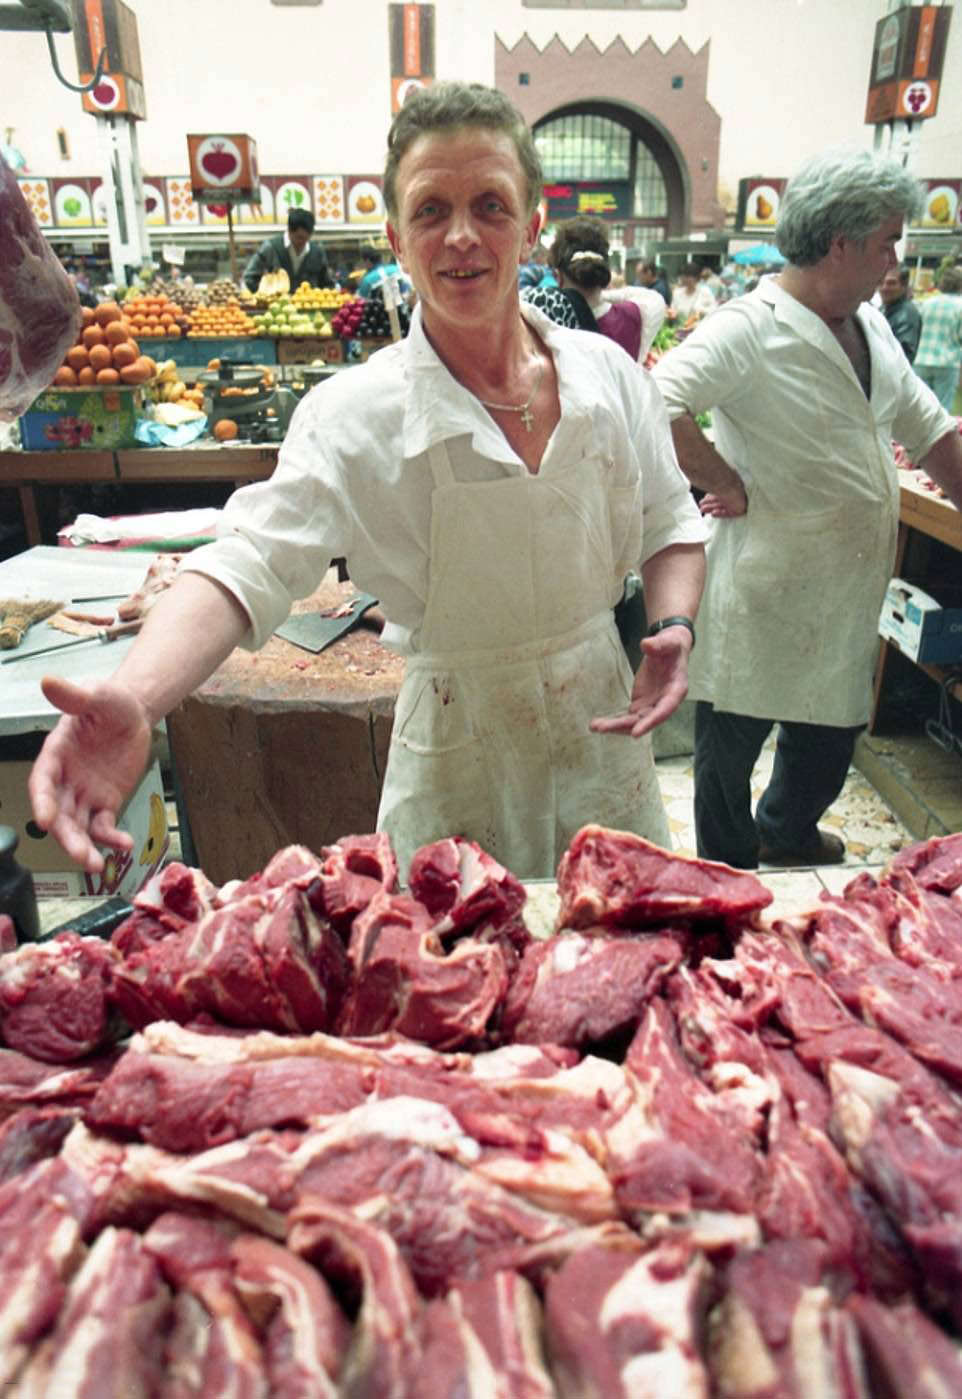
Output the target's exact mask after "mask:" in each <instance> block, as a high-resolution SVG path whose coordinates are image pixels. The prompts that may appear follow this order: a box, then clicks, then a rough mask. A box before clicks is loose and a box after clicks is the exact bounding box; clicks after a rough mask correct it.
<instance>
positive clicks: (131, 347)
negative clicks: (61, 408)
mask: <svg viewBox="0 0 962 1399" xmlns="http://www.w3.org/2000/svg"><path fill="white" fill-rule="evenodd" d="M135 333H138V334H140V333H144V334H148V335H150V334H152V333H153V332H152V330H149V329H148V330H146V331H144V332H140V331H137V332H135V329H134V322H133V320H132V319H129V318H128V317H127V316H126V315H125V314H124V312H123V311H122V310H121V308H120V307H119V306H118V305H117V303H116V301H104V302H101V304H100V305H99V306H97V307H95V308H93V309H91V308H90V307H89V306H84V307H83V308H82V312H81V326H80V331H79V333H78V335H77V340H76V343H75V344H74V345H72V346H71V347H70V349H69V350H68V351H67V353H66V355H65V356H64V362H63V364H62V365H61V366H60V368H59V369H58V370H57V372H56V374H55V375H54V377H53V383H54V385H55V386H56V387H57V388H61V389H74V388H90V387H92V386H95V385H100V386H102V387H106V386H110V385H116V384H146V383H148V382H149V381H150V380H151V379H152V378H153V377H154V375H155V374H156V372H157V366H156V364H155V363H154V361H153V360H152V359H151V358H150V356H149V355H143V354H141V352H140V345H139V344H138V342H137V341H136V340H135V339H134V334H135Z"/></svg>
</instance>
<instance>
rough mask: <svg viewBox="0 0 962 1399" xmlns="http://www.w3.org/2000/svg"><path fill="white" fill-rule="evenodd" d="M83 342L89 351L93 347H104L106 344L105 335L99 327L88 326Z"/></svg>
mask: <svg viewBox="0 0 962 1399" xmlns="http://www.w3.org/2000/svg"><path fill="white" fill-rule="evenodd" d="M82 338H83V342H84V344H85V345H86V346H87V349H88V350H89V349H90V347H91V345H102V344H103V343H104V333H103V330H102V329H101V327H100V326H99V325H96V324H95V325H88V326H87V328H86V329H85V331H84V333H83V337H82Z"/></svg>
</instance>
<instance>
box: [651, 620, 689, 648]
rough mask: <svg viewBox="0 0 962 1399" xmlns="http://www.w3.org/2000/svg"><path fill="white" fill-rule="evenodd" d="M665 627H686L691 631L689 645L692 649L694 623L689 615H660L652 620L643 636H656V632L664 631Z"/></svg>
mask: <svg viewBox="0 0 962 1399" xmlns="http://www.w3.org/2000/svg"><path fill="white" fill-rule="evenodd" d="M666 627H687V628H688V630H689V631H690V632H691V645H692V650H694V647H695V624H694V622H693V621H692V620H691V618H690V617H662V618H661V620H660V621H658V622H652V624H651V626H650V627H649V628H648V630H647V631H646V632H645V636H657V635H658V633H659V632H660V631H664V630H665V628H666Z"/></svg>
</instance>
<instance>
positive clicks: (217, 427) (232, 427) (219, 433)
mask: <svg viewBox="0 0 962 1399" xmlns="http://www.w3.org/2000/svg"><path fill="white" fill-rule="evenodd" d="M214 436H215V437H216V438H217V441H218V442H230V441H232V440H233V439H234V438H235V437H236V436H237V424H236V423H235V422H234V419H233V418H221V420H220V422H218V423H215V424H214Z"/></svg>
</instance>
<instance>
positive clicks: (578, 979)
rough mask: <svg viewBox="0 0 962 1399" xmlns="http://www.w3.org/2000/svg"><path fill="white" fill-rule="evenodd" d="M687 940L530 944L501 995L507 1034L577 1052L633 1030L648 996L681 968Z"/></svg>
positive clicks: (565, 939)
mask: <svg viewBox="0 0 962 1399" xmlns="http://www.w3.org/2000/svg"><path fill="white" fill-rule="evenodd" d="M683 952H684V939H683V937H679V938H675V937H671V936H657V935H653V934H640V935H639V936H637V937H631V938H629V937H620V938H613V937H606V938H601V937H585V936H584V935H583V934H581V933H561V934H559V935H558V936H557V937H554V938H548V939H545V940H544V941H541V942H532V944H531V946H530V947H528V949H527V950H526V952H525V954H524V956H523V957H522V959H521V964H520V966H519V968H518V970H517V971H516V972H515V974H514V976H513V978H512V980H511V984H510V986H509V987H508V992H507V995H506V996H505V999H504V1007H503V1009H502V1012H501V1021H500V1030H501V1034H502V1035H503V1037H504V1038H505V1039H508V1040H514V1041H516V1042H517V1041H522V1042H524V1043H528V1044H562V1045H571V1046H573V1047H574V1048H577V1049H582V1050H584V1049H586V1048H587V1047H588V1046H590V1045H597V1044H598V1043H599V1042H601V1041H604V1040H608V1039H610V1038H611V1037H613V1036H617V1035H624V1034H626V1033H627V1034H631V1033H633V1032H634V1030H635V1029H636V1028H637V1026H638V1022H639V1020H640V1019H641V1015H642V1012H643V1011H644V1008H645V1006H646V1005H647V1004H648V1001H649V1000H650V999H651V997H652V996H653V995H655V994H656V993H657V992H658V990H659V989H660V988H661V985H662V983H663V981H664V980H665V977H666V976H667V975H668V974H669V972H671V971H673V970H674V969H675V967H677V966H678V965H679V963H680V962H681V959H682V955H683Z"/></svg>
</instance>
